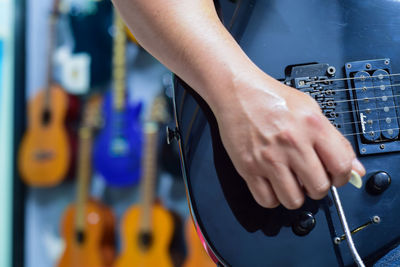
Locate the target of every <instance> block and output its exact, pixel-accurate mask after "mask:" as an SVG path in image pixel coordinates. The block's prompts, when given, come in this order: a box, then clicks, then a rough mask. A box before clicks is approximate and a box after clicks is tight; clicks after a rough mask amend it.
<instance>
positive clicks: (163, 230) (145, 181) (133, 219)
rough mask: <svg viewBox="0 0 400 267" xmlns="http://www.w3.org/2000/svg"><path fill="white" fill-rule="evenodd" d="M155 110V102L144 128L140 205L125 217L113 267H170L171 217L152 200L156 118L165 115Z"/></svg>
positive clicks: (130, 210)
mask: <svg viewBox="0 0 400 267" xmlns="http://www.w3.org/2000/svg"><path fill="white" fill-rule="evenodd" d="M156 101H157V100H156ZM160 101H163V100H161V99H158V103H160ZM161 104H162V105H163V103H161ZM155 107H157V102H156V104H155V105H154V106H153V111H152V116H151V117H152V119H153V121H151V122H147V123H146V124H145V127H144V133H145V147H144V151H145V156H144V158H143V162H142V166H143V167H142V171H143V174H142V176H143V178H142V180H141V203H140V205H134V206H132V207H131V208H130V209H129V210H128V211H127V212H126V213H125V215H124V218H123V221H122V225H121V226H122V228H121V235H122V237H123V247H122V253H121V255H120V256H119V258H118V259H117V261H116V263H115V265H114V267H154V266H157V267H172V266H173V263H172V260H171V257H170V255H169V247H170V244H171V241H172V236H173V232H174V222H173V217H172V215H171V214H170V213H169V211H167V210H166V209H165V208H163V207H162V206H161V205H160V204H159V203H156V202H155V201H154V191H155V189H154V186H155V181H156V177H157V175H156V174H157V143H158V131H159V128H158V124H157V122H156V118H160V116H162V117H164V116H165V114H166V113H165V112H161V113H160V116H157V115H156V112H157V110H154V109H155ZM163 107H164V106H163ZM159 110H161V109H159ZM162 110H165V109H162ZM157 121H160V119H158V120H157Z"/></svg>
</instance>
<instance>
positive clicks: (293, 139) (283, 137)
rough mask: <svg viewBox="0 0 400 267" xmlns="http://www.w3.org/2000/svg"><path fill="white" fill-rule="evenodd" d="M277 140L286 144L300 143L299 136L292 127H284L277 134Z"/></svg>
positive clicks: (295, 144) (294, 144)
mask: <svg viewBox="0 0 400 267" xmlns="http://www.w3.org/2000/svg"><path fill="white" fill-rule="evenodd" d="M277 140H278V141H279V142H280V143H281V144H284V145H289V146H295V147H297V145H298V138H297V136H296V134H295V131H293V130H292V129H284V130H281V131H280V132H279V134H278V135H277Z"/></svg>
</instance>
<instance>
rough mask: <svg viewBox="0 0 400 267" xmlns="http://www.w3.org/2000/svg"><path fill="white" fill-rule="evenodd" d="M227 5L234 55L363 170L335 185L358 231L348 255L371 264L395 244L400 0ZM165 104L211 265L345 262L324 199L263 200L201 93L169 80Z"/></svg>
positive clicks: (245, 0)
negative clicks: (358, 178)
mask: <svg viewBox="0 0 400 267" xmlns="http://www.w3.org/2000/svg"><path fill="white" fill-rule="evenodd" d="M236 2H237V4H234V3H231V2H229V1H227V0H226V1H225V0H221V3H220V4H221V5H220V8H221V10H222V11H221V14H222V17H223V19H224V23H225V25H226V26H227V27H228V28H229V30H230V32H231V33H232V34H233V36H234V37H235V38H236V39H237V41H238V42H239V44H240V45H241V47H242V48H243V49H244V51H245V52H246V53H247V54H248V56H249V57H250V58H251V59H252V60H253V61H254V62H255V63H256V64H257V65H258V66H259V67H260V68H261V69H263V70H264V71H265V72H266V73H268V74H270V75H272V76H273V77H275V78H276V79H280V80H282V81H283V82H285V83H286V84H288V85H290V86H293V87H296V88H298V89H299V90H302V91H304V92H305V93H309V94H310V95H311V96H313V97H314V98H315V99H316V100H317V102H319V103H320V105H321V108H322V110H323V112H324V113H325V115H327V116H328V118H329V119H330V120H331V122H332V123H333V124H334V125H335V126H336V127H338V129H339V130H340V131H341V132H342V133H343V134H344V135H345V136H346V137H347V138H348V139H349V140H350V142H351V143H352V145H353V147H354V149H355V151H356V153H357V154H358V157H359V158H360V159H361V161H362V162H363V164H364V165H365V166H366V169H367V175H366V177H365V178H364V185H363V187H362V188H361V189H360V190H358V189H356V188H354V187H353V186H351V185H346V186H344V187H342V188H339V190H338V191H339V194H340V197H341V200H342V204H343V206H344V211H345V213H346V215H347V220H348V223H349V226H350V229H351V230H356V229H357V230H358V231H357V232H356V233H354V234H353V235H352V236H353V239H354V241H355V244H356V247H357V249H358V252H359V253H360V255H361V257H362V258H363V260H364V261H365V262H366V263H367V265H371V264H373V263H374V262H375V261H376V260H377V259H379V258H380V257H381V256H383V255H384V254H386V253H387V252H388V251H389V250H390V249H391V248H393V247H395V246H396V245H397V244H399V241H400V227H399V222H400V194H399V191H400V153H399V152H400V138H399V131H398V128H400V127H399V120H398V118H397V117H398V116H399V114H400V109H399V107H398V106H399V103H400V101H399V100H400V99H399V97H398V96H399V95H400V90H399V89H400V87H398V86H397V85H398V84H400V76H397V75H396V74H397V73H400V1H393V0H363V1H359V0H326V1H313V0H296V1H292V0H268V1H267V0H259V1H250V0H242V1H240V0H239V1H236ZM316 63H319V64H316ZM332 67H334V68H332ZM361 76H363V77H361ZM347 78H350V79H347ZM174 101H175V113H176V121H177V127H178V128H177V129H178V132H179V135H180V141H179V142H180V148H181V154H182V166H183V173H184V177H185V181H186V185H187V191H188V194H189V199H190V203H191V209H192V211H193V212H192V214H193V216H194V219H195V220H196V222H197V223H198V225H199V226H200V229H201V231H202V234H203V235H204V238H205V240H206V242H207V243H208V245H209V247H210V249H211V250H212V251H213V252H214V253H215V255H216V257H217V258H218V259H219V261H220V262H221V264H223V265H227V266H252V267H254V266H338V265H339V266H351V265H353V264H354V261H353V259H352V257H351V254H350V252H349V249H348V247H347V244H346V241H345V240H344V241H343V240H340V237H341V236H342V235H343V229H342V227H341V224H340V221H339V217H338V214H337V211H336V208H335V206H334V205H333V201H332V196H331V195H328V196H327V197H326V198H325V199H323V200H321V201H312V200H310V199H308V200H307V201H306V203H305V205H304V206H303V207H302V208H301V209H299V210H296V211H289V210H286V209H284V208H283V207H278V208H276V209H264V208H262V207H261V206H259V205H257V204H256V202H255V201H254V200H253V198H252V196H251V194H250V192H249V191H248V189H247V187H246V184H245V183H244V181H243V180H242V178H241V177H240V176H239V175H238V174H237V172H236V171H235V169H234V167H233V165H232V163H231V161H230V159H229V157H228V155H227V153H226V151H225V149H224V147H223V145H222V142H221V140H220V136H219V133H218V127H217V123H216V120H215V118H214V115H213V114H212V112H211V110H210V109H209V107H208V106H207V104H206V103H205V102H204V101H203V99H201V97H199V95H197V94H196V93H195V92H194V91H193V90H192V89H191V88H190V87H189V86H187V85H185V83H184V82H182V81H181V80H180V79H179V78H176V80H175V98H174ZM266 115H267V114H266ZM238 127H240V125H238ZM387 174H388V175H390V177H391V183H390V185H389V186H388V187H387V188H386V190H384V188H383V186H382V185H383V184H384V183H385V182H389V180H388V176H387ZM374 179H375V180H374ZM367 181H368V182H367ZM307 216H308V217H309V218H310V217H312V218H313V219H314V220H315V222H316V223H315V227H314V228H313V229H312V230H310V232H309V233H307V231H303V230H304V229H301V227H300V228H299V224H301V221H302V220H304V218H305V217H307ZM335 238H336V239H335ZM338 238H339V239H338ZM335 240H336V242H335Z"/></svg>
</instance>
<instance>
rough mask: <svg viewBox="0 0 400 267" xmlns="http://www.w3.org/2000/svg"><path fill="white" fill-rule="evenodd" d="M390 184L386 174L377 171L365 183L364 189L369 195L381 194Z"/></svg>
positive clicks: (388, 176)
mask: <svg viewBox="0 0 400 267" xmlns="http://www.w3.org/2000/svg"><path fill="white" fill-rule="evenodd" d="M391 182H392V178H390V175H389V174H388V173H387V172H384V171H379V172H376V173H374V174H373V175H372V176H371V177H370V178H369V179H368V181H367V183H366V186H365V189H366V190H367V192H368V193H369V194H371V195H379V194H382V193H383V192H384V191H385V190H386V189H387V188H388V187H389V185H390V183H391Z"/></svg>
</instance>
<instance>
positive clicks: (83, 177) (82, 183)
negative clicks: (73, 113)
mask: <svg viewBox="0 0 400 267" xmlns="http://www.w3.org/2000/svg"><path fill="white" fill-rule="evenodd" d="M91 151H92V132H91V129H90V128H89V127H82V128H81V129H80V131H79V157H78V172H77V174H78V184H77V195H76V211H77V212H76V217H75V226H76V229H77V230H78V231H83V230H84V229H85V204H86V202H87V200H88V195H89V182H90V176H91Z"/></svg>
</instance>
